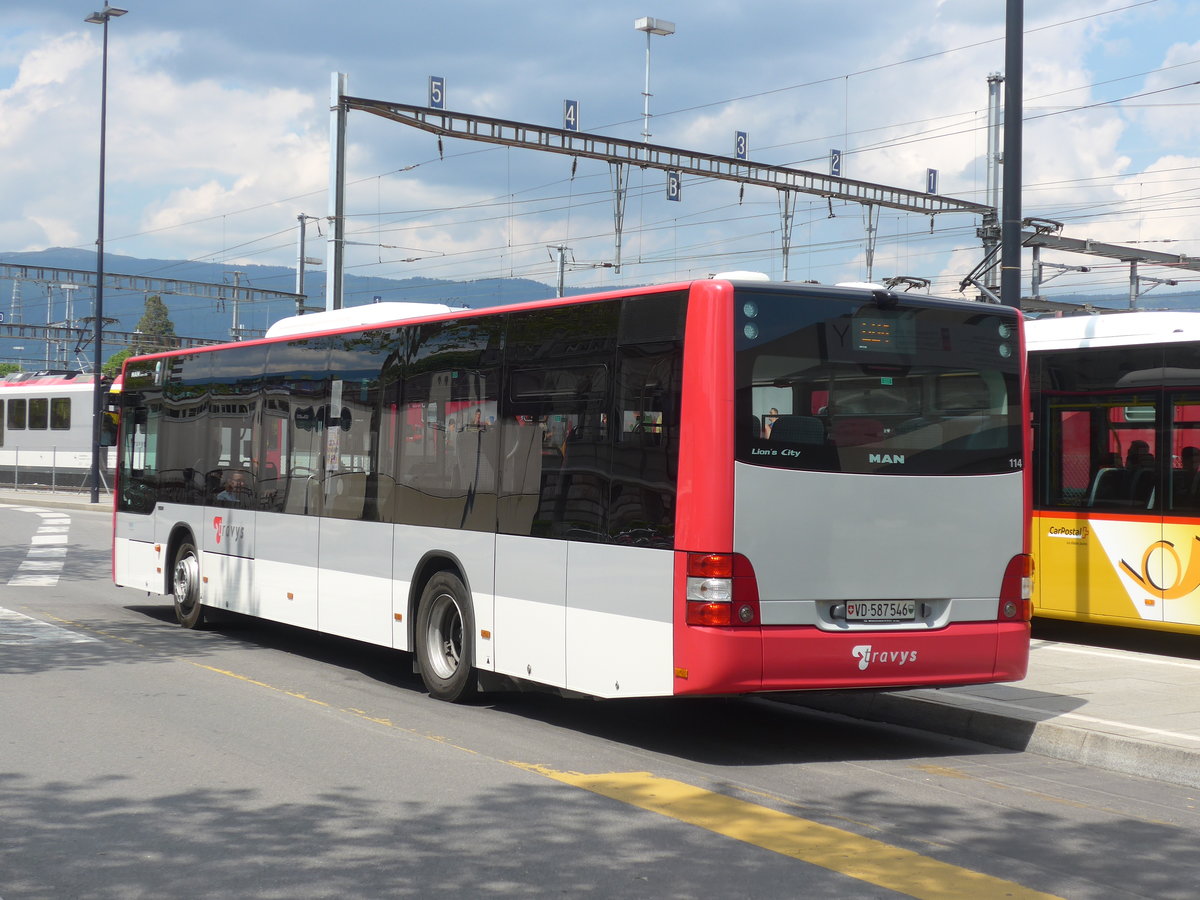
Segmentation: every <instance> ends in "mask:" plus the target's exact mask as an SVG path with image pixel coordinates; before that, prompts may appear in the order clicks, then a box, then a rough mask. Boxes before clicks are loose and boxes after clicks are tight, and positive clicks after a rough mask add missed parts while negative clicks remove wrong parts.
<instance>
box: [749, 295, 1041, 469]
mask: <svg viewBox="0 0 1200 900" xmlns="http://www.w3.org/2000/svg"><path fill="white" fill-rule="evenodd" d="M735 307H736V311H735V315H736V316H737V322H736V326H737V327H736V330H735V334H736V342H737V343H736V351H737V352H736V357H737V358H736V376H735V377H736V389H737V405H738V440H737V454H738V459H739V460H741V461H743V462H749V463H754V464H757V465H767V466H774V467H778V468H790V469H806V470H812V471H827V472H848V473H860V474H890V475H930V474H977V473H978V474H984V473H997V472H1007V471H1010V470H1012V469H1014V468H1019V467H1020V466H1021V446H1022V443H1021V434H1020V430H1019V425H1020V421H1019V420H1020V410H1021V398H1020V392H1019V378H1020V362H1021V360H1020V343H1019V338H1018V333H1017V329H1018V325H1017V321H1016V317H1015V315H1014V314H1012V313H1011V312H1009V311H1007V310H1003V309H999V308H996V307H964V306H962V305H959V304H950V303H945V304H937V305H933V306H925V305H923V306H921V307H908V308H906V307H905V305H904V299H903V297H899V298H895V299H894V300H893V299H888V300H885V301H884V302H883V303H882V305H881V304H880V303H877V302H867V303H864V302H863V300H862V296H861V294H860V295H858V296H856V297H855V298H853V299H843V298H842V297H839V296H838V295H837V294H836V293H833V292H831V293H830V294H829V295H828V296H820V295H817V296H812V297H805V298H804V299H803V302H800V301H798V300H797V298H795V297H794V296H788V295H782V294H779V293H777V292H773V291H765V290H743V291H740V292H739V299H738V302H737V303H736V304H735Z"/></svg>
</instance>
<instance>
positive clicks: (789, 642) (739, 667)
mask: <svg viewBox="0 0 1200 900" xmlns="http://www.w3.org/2000/svg"><path fill="white" fill-rule="evenodd" d="M684 632H685V633H682V634H679V635H678V637H679V638H680V640H679V641H677V643H676V653H675V693H676V694H681V695H682V694H745V693H755V692H760V691H797V690H831V689H837V688H900V687H949V686H952V685H959V684H984V683H988V682H997V681H1018V680H1020V679H1022V678H1024V677H1025V672H1026V669H1027V667H1028V663H1029V623H1028V622H1011V623H997V622H965V623H959V624H955V625H950V626H948V627H946V628H943V629H939V630H937V631H923V632H911V631H907V632H886V631H885V632H879V631H875V632H857V633H846V634H840V633H830V632H827V631H820V630H819V629H817V628H813V627H809V626H765V627H761V628H695V627H693V628H688V627H686V626H685V627H684Z"/></svg>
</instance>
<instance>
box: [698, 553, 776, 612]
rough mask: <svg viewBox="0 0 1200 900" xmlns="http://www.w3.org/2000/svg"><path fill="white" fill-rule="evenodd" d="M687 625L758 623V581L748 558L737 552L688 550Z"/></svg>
mask: <svg viewBox="0 0 1200 900" xmlns="http://www.w3.org/2000/svg"><path fill="white" fill-rule="evenodd" d="M686 621H687V624H689V625H708V626H730V625H757V624H758V622H759V617H758V583H757V581H756V580H755V578H754V569H753V568H752V567H751V565H750V562H749V560H747V559H746V558H745V557H744V556H741V555H739V554H736V553H689V554H688V559H687V619H686Z"/></svg>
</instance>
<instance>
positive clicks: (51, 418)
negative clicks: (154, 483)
mask: <svg viewBox="0 0 1200 900" xmlns="http://www.w3.org/2000/svg"><path fill="white" fill-rule="evenodd" d="M94 390H95V380H94V377H93V376H92V375H88V374H84V373H81V372H72V371H68V370H57V371H56V370H49V371H42V372H17V373H14V374H11V375H7V376H5V377H4V378H3V380H0V485H4V486H17V487H36V488H42V487H71V486H75V487H78V486H82V485H84V484H87V483H88V477H89V475H90V472H91V465H92V405H93V402H94V399H93V398H94V395H93V391H94ZM107 455H108V454H107V452H105V453H104V454H102V455H101V463H102V465H103V466H105V467H107V458H106V457H107Z"/></svg>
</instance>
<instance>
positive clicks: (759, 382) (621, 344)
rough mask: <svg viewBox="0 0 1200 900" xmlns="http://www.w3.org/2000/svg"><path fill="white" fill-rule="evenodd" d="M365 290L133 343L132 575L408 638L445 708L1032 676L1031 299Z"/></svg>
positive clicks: (872, 292) (179, 597)
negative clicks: (279, 316) (405, 298)
mask: <svg viewBox="0 0 1200 900" xmlns="http://www.w3.org/2000/svg"><path fill="white" fill-rule="evenodd" d="M368 309H369V308H368ZM373 314H374V315H375V316H376V317H378V314H379V311H378V310H374V311H373ZM350 315H353V311H338V312H336V313H329V314H320V313H319V314H317V315H315V316H307V317H304V319H303V320H301V321H300V322H299V323H297V322H296V321H295V320H293V321H292V322H291V323H289V324H288V325H287V326H286V327H283V328H280V329H276V331H275V335H276V336H270V335H269V336H268V337H267V338H266V339H264V340H261V341H254V342H247V343H242V344H234V345H225V346H222V347H217V348H204V349H200V350H187V351H175V352H170V353H164V354H160V355H155V356H145V357H140V358H134V359H131V360H129V361H128V362H127V363H126V367H125V374H124V390H123V392H122V394H121V396H122V410H121V429H122V433H121V439H120V458H119V480H118V489H117V510H116V525H115V538H114V552H113V558H114V576H115V580H116V582H117V583H118V584H120V585H127V586H130V587H134V588H138V589H141V590H146V591H150V592H152V593H158V594H167V595H173V598H174V603H175V607H176V612H177V616H178V618H179V621H180V622H181V623H182V624H183V625H185V626H189V627H191V626H195V625H197V624H198V623H200V621H201V620H202V618H203V615H204V609H205V608H206V607H211V608H216V609H222V610H232V611H235V612H239V613H245V614H249V615H255V616H262V617H264V618H268V619H272V620H275V621H279V622H285V623H291V624H294V625H298V626H303V627H306V628H311V629H316V630H318V631H321V632H327V633H330V634H336V635H341V636H345V637H349V638H354V639H357V640H361V641H367V642H370V643H373V644H379V645H383V646H387V647H394V648H396V649H398V650H404V651H412V652H414V653H415V656H416V665H417V669H418V671H419V672H420V674H421V677H422V679H423V680H424V683H425V685H426V687H427V688H428V690H429V691H430V693H431V694H433V695H434V696H436V697H439V698H442V699H447V700H458V699H460V698H462V697H465V696H467V695H468V694H470V693H471V692H472V691H474V690H475V689H476V687H478V686H484V687H488V686H492V685H503V684H510V683H512V682H513V681H514V680H519V681H522V682H526V683H536V684H539V685H543V686H546V687H548V688H554V689H558V690H560V691H562V692H566V693H579V694H586V695H592V696H598V697H645V696H666V695H673V694H741V693H751V692H760V691H784V690H797V689H806V688H822V689H824V688H891V687H907V686H915V685H954V684H968V683H981V682H992V681H1010V680H1016V679H1020V678H1022V677H1023V676H1024V674H1025V669H1026V663H1027V658H1028V646H1029V618H1030V604H1029V594H1030V590H1031V587H1030V581H1031V578H1030V576H1031V573H1030V568H1029V567H1030V558H1029V556H1028V546H1027V536H1028V526H1027V519H1028V513H1029V509H1028V490H1027V484H1026V474H1025V468H1024V460H1025V457H1026V444H1027V436H1026V429H1025V428H1024V427H1023V425H1024V423H1025V421H1026V420H1027V410H1028V406H1027V401H1026V392H1025V390H1024V386H1025V381H1024V352H1023V347H1022V337H1021V322H1020V315H1019V313H1017V312H1016V311H1015V310H1012V309H1009V308H1007V307H1001V306H991V305H981V304H977V303H968V302H963V301H955V300H939V299H934V298H930V297H927V296H915V295H907V294H894V293H891V292H888V291H886V290H883V289H882V288H880V289H863V288H846V287H829V286H818V285H794V284H772V283H768V282H763V281H757V280H751V279H744V280H727V279H714V280H704V281H694V282H691V283H684V284H671V285H665V286H660V287H651V288H638V289H630V290H625V291H620V292H615V293H606V294H598V295H593V296H581V297H572V298H568V299H558V300H547V301H542V302H536V303H527V304H522V305H518V306H509V307H501V308H493V309H485V310H469V311H461V310H459V311H442V312H440V313H435V314H433V315H427V316H424V317H421V318H410V319H404V320H398V321H393V322H383V323H376V324H371V325H368V326H362V325H358V326H352V325H348V324H347V317H348V316H350ZM326 316H333V317H334V318H335V322H334V325H333V326H332V327H331V326H330V325H329V324H328V320H327V319H326V318H325V317H326ZM323 323H325V324H323ZM303 329H309V330H307V331H305V330H303Z"/></svg>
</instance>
